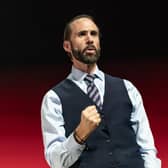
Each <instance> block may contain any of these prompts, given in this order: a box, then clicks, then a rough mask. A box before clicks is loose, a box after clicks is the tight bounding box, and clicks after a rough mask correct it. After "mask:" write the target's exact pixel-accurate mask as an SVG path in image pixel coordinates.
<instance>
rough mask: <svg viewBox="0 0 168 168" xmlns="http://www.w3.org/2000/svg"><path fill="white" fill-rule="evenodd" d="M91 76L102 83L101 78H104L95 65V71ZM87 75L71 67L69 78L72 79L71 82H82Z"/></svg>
mask: <svg viewBox="0 0 168 168" xmlns="http://www.w3.org/2000/svg"><path fill="white" fill-rule="evenodd" d="M92 74H95V75H96V77H98V78H99V79H100V80H102V81H103V78H104V74H103V72H102V71H100V70H99V68H98V66H97V65H96V68H95V71H94V72H93V73H92ZM86 75H87V73H86V72H83V71H81V70H79V69H77V68H75V67H74V66H72V69H71V74H70V76H69V77H70V78H72V79H73V80H75V81H79V82H81V81H83V80H84V78H85V77H86Z"/></svg>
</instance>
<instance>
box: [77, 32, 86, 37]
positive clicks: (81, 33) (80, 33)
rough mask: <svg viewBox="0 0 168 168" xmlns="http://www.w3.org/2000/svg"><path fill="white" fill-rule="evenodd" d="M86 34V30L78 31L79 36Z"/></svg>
mask: <svg viewBox="0 0 168 168" xmlns="http://www.w3.org/2000/svg"><path fill="white" fill-rule="evenodd" d="M85 35H86V31H81V32H79V33H78V36H79V37H80V36H85Z"/></svg>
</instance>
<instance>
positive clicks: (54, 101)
mask: <svg viewBox="0 0 168 168" xmlns="http://www.w3.org/2000/svg"><path fill="white" fill-rule="evenodd" d="M41 127H42V136H43V144H44V151H45V158H46V160H47V162H48V164H49V165H50V167H51V168H68V167H70V166H71V165H72V164H73V163H75V161H76V160H77V159H78V158H79V156H80V155H81V153H82V151H83V150H84V148H85V145H80V144H78V143H77V142H76V141H75V139H74V136H73V132H72V133H71V134H70V136H69V137H66V136H65V128H64V119H63V116H62V105H61V101H60V99H59V97H58V95H57V94H56V93H55V92H54V91H52V90H50V91H48V92H47V93H46V94H45V95H44V97H43V100H42V105H41Z"/></svg>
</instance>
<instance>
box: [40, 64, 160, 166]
mask: <svg viewBox="0 0 168 168" xmlns="http://www.w3.org/2000/svg"><path fill="white" fill-rule="evenodd" d="M94 74H96V75H97V76H98V78H96V79H95V81H94V82H95V85H96V86H97V88H98V90H99V92H100V96H101V101H102V103H103V97H104V88H105V79H104V73H103V72H102V71H101V70H99V68H98V67H96V70H95V72H94ZM85 76H86V73H85V72H82V71H80V70H78V69H76V68H75V67H73V66H72V71H71V73H70V74H69V75H68V77H67V78H68V79H70V80H72V81H73V82H74V83H75V84H76V85H77V86H78V87H79V88H80V89H81V90H83V91H84V92H85V93H87V85H86V83H85V82H84V77H85ZM124 84H125V86H126V89H127V91H128V95H129V98H130V100H131V102H132V105H133V111H132V115H131V122H134V124H133V126H132V127H133V130H134V131H135V133H136V141H137V144H138V145H139V146H140V152H141V155H142V158H143V159H144V161H145V168H161V160H160V159H159V158H158V157H157V150H156V147H155V144H154V138H153V135H152V132H151V128H150V125H149V121H148V118H147V114H146V112H145V109H144V105H143V100H142V97H141V95H140V93H139V91H138V90H137V88H136V87H135V86H134V85H133V84H132V83H131V82H130V81H128V80H126V79H124ZM69 112H71V111H69ZM72 117H73V116H72ZM41 126H42V135H43V143H44V150H45V157H46V160H47V162H48V164H49V165H50V167H51V168H68V167H70V166H71V165H72V164H73V163H75V161H77V160H78V158H79V156H80V155H81V153H82V151H83V150H84V148H85V145H80V144H78V143H77V142H76V141H75V139H74V137H73V133H71V134H70V135H69V136H68V137H66V136H65V128H64V118H63V115H62V104H61V100H60V98H59V97H58V95H57V94H56V93H55V92H54V91H53V90H49V91H48V92H47V93H46V94H45V95H44V97H43V101H42V105H41Z"/></svg>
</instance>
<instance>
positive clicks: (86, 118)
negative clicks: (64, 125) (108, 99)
mask: <svg viewBox="0 0 168 168" xmlns="http://www.w3.org/2000/svg"><path fill="white" fill-rule="evenodd" d="M100 122H101V118H100V114H99V113H98V112H97V109H96V106H94V105H93V106H88V107H86V108H85V109H84V110H83V111H82V113H81V121H80V123H79V125H78V127H77V128H76V130H75V131H76V134H77V136H76V138H77V139H78V140H79V141H80V140H82V141H85V140H86V139H87V137H88V136H89V135H90V134H91V132H92V131H94V130H95V129H96V128H97V127H98V125H99V124H100Z"/></svg>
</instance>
